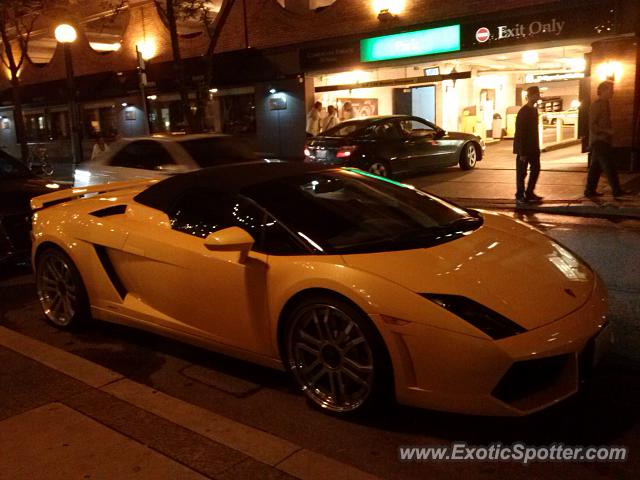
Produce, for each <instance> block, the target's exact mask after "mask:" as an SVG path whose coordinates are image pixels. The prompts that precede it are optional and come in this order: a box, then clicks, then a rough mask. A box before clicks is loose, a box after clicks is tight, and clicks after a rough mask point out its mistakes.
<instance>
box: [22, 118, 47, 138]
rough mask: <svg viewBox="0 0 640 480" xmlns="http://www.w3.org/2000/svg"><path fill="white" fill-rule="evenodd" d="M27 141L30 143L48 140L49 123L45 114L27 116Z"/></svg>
mask: <svg viewBox="0 0 640 480" xmlns="http://www.w3.org/2000/svg"><path fill="white" fill-rule="evenodd" d="M25 126H26V129H27V139H28V140H29V141H30V142H42V141H45V140H47V139H48V137H49V135H48V133H49V132H48V129H47V122H46V118H45V114H44V113H28V114H26V115H25Z"/></svg>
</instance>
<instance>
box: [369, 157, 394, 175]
mask: <svg viewBox="0 0 640 480" xmlns="http://www.w3.org/2000/svg"><path fill="white" fill-rule="evenodd" d="M367 171H368V172H369V173H373V174H374V175H378V176H379V177H385V178H389V177H391V166H390V165H389V163H387V162H385V161H383V160H374V161H373V162H371V163H370V164H369V166H368V167H367Z"/></svg>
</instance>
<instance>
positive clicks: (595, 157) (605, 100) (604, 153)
mask: <svg viewBox="0 0 640 480" xmlns="http://www.w3.org/2000/svg"><path fill="white" fill-rule="evenodd" d="M612 97H613V82H611V81H605V82H602V83H601V84H600V85H598V99H597V100H596V101H595V102H593V103H592V104H591V108H590V109H589V149H590V150H591V164H590V165H589V173H588V174H587V186H586V188H585V190H584V195H585V197H600V196H602V195H603V194H602V193H600V192H598V191H596V187H597V186H598V180H600V175H601V174H602V172H603V171H604V173H605V175H606V176H607V180H609V185H610V186H611V193H612V194H613V196H614V197H619V196H621V195H624V194H626V193H627V192H625V191H623V190H622V188H620V180H619V179H618V172H617V170H616V164H615V160H614V159H613V158H612V156H611V144H612V143H613V127H612V124H611V105H610V102H611V98H612Z"/></svg>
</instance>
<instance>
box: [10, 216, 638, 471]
mask: <svg viewBox="0 0 640 480" xmlns="http://www.w3.org/2000/svg"><path fill="white" fill-rule="evenodd" d="M512 215H513V214H512ZM520 218H521V219H522V220H524V221H526V222H528V223H530V224H532V225H534V226H536V227H538V228H540V229H542V230H544V231H546V232H547V233H548V234H549V235H551V236H552V237H554V238H556V239H557V240H559V241H560V242H562V243H563V244H565V245H566V246H568V247H569V248H571V249H572V250H573V251H575V252H576V253H578V254H579V255H580V256H581V257H582V258H584V259H585V260H586V261H587V262H589V263H590V264H591V266H592V267H593V268H594V270H596V271H597V272H598V273H599V275H600V276H601V277H602V278H603V280H604V282H605V284H606V285H607V287H608V290H609V295H610V311H609V316H610V319H611V321H612V323H613V325H614V333H615V337H616V343H615V345H614V348H613V351H612V352H611V354H610V355H609V356H608V357H607V358H606V359H605V361H604V363H603V364H602V365H601V367H600V368H599V369H597V370H596V372H595V373H594V376H593V378H592V379H591V381H590V382H589V383H587V384H586V385H585V387H584V389H583V391H582V392H581V393H580V394H579V395H577V396H575V397H573V398H572V399H570V400H568V401H565V402H563V403H561V404H559V405H557V406H555V407H553V408H551V409H548V410H547V411H545V412H541V413H539V414H535V415H532V416H529V417H525V418H515V419H513V418H512V419H509V418H484V417H473V416H465V415H453V414H444V413H438V412H431V411H424V410H419V409H413V408H406V407H395V408H390V409H389V410H386V411H384V412H380V414H379V415H377V416H375V417H372V418H367V419H360V420H343V419H336V418H333V417H331V416H328V415H326V414H323V413H321V412H317V411H315V410H314V409H312V408H311V407H310V406H309V405H308V404H307V402H306V401H305V399H304V398H303V396H302V395H301V394H300V393H298V392H297V391H296V390H295V388H294V387H293V386H292V383H291V382H290V381H289V379H288V378H287V376H286V375H285V374H284V373H281V372H276V371H270V370H267V369H264V368H261V367H257V366H254V365H251V364H248V363H245V362H241V361H237V360H233V359H230V358H228V357H225V356H222V355H218V354H215V353H211V352H208V351H206V350H202V349H199V348H195V347H192V346H188V345H185V344H182V343H179V342H175V341H172V340H167V339H164V338H161V337H158V336H155V335H152V334H148V333H144V332H140V331H136V330H133V329H130V328H125V327H120V326H114V325H108V324H104V323H94V324H92V325H90V326H88V327H87V328H85V329H84V330H83V331H81V332H79V333H73V334H71V333H67V332H63V331H60V330H57V329H55V328H53V327H51V326H49V325H47V324H46V323H45V322H44V321H43V319H42V316H41V313H40V310H39V306H38V305H37V303H36V298H35V294H34V284H33V281H32V277H31V275H30V271H29V268H28V267H26V266H23V267H17V268H14V269H10V270H8V271H7V270H5V271H2V273H0V325H2V326H4V327H7V328H10V329H12V330H15V331H17V332H20V333H22V334H24V335H27V336H30V337H32V338H35V339H37V340H40V341H42V342H45V343H47V344H49V345H52V346H55V347H57V348H60V349H63V350H66V351H68V352H70V353H73V354H75V355H78V356H80V357H84V358H86V359H88V360H91V361H93V362H95V363H97V364H100V365H102V366H105V367H107V368H109V369H112V370H114V371H116V372H118V373H120V374H122V375H124V376H125V377H127V378H129V379H132V380H134V381H136V382H139V383H142V384H145V385H148V386H150V387H152V388H154V389H156V390H158V391H160V392H163V393H166V394H168V395H171V396H173V397H176V398H178V399H182V400H184V401H187V402H189V403H191V404H194V405H197V406H199V407H202V408H205V409H207V410H210V411H212V412H215V413H217V414H219V415H223V416H225V417H228V418H231V419H233V420H235V421H237V422H240V423H243V424H246V425H249V426H252V427H254V428H256V429H259V430H262V431H266V432H269V433H272V434H274V435H277V436H278V437H281V438H284V439H286V440H289V441H291V442H294V443H296V444H298V445H302V446H303V447H305V448H308V449H310V450H312V451H314V452H318V453H321V454H324V455H326V456H328V457H331V458H333V459H336V460H339V461H341V462H344V463H347V464H349V465H353V466H355V467H357V468H359V469H361V470H363V471H366V472H370V473H373V474H375V475H378V476H380V477H382V478H390V479H396V478H398V479H399V478H403V479H406V478H408V479H412V478H416V479H417V478H426V477H428V478H451V477H452V475H453V472H455V475H456V476H462V477H468V478H493V477H495V476H500V477H507V476H509V477H510V478H512V479H520V478H539V477H542V476H545V477H546V476H551V475H553V476H554V478H567V479H569V478H601V477H608V478H618V479H619V478H637V472H638V471H639V470H640V459H639V456H638V455H637V451H639V450H640V418H639V416H640V414H639V413H638V412H640V408H639V407H640V375H639V374H640V353H639V352H640V325H639V322H640V256H638V253H637V252H638V247H640V222H639V221H632V220H622V221H618V222H612V221H609V220H601V219H584V218H577V217H566V216H551V215H542V214H530V215H527V216H521V217H520ZM513 281H524V282H526V271H525V272H522V277H521V278H518V279H515V278H514V279H513ZM470 368H472V367H470ZM454 441H464V442H467V443H469V444H489V443H492V442H497V441H499V442H502V443H503V444H510V443H513V442H516V441H522V442H524V443H527V444H532V445H547V444H552V443H556V442H561V443H564V444H565V445H624V446H628V447H629V448H630V449H631V456H630V460H629V461H628V462H625V463H595V464H594V463H565V464H558V463H535V464H532V465H529V466H521V465H519V464H517V463H492V462H474V463H456V464H451V463H446V462H440V463H437V462H430V463H401V462H400V461H399V460H398V447H399V446H407V445H411V446H413V445H416V446H430V445H449V444H450V443H451V442H454Z"/></svg>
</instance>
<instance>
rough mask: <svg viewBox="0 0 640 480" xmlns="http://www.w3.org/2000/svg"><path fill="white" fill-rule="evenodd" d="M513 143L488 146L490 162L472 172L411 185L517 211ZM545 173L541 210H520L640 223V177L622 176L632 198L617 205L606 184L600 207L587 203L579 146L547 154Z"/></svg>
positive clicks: (468, 202)
mask: <svg viewBox="0 0 640 480" xmlns="http://www.w3.org/2000/svg"><path fill="white" fill-rule="evenodd" d="M511 147H512V143H511V142H510V141H502V142H499V143H496V144H492V145H489V146H487V150H486V156H485V158H484V159H483V160H482V161H481V162H479V163H478V165H477V166H476V168H475V169H474V170H471V171H462V170H460V169H459V168H458V167H452V168H449V169H447V170H445V171H442V172H437V173H433V174H429V175H427V176H422V177H416V178H408V179H405V180H404V181H406V182H407V183H411V184H413V185H415V186H417V187H419V188H422V189H424V190H426V191H428V192H430V193H433V194H436V195H439V196H442V197H445V198H448V199H450V200H452V201H455V202H457V203H459V204H461V205H464V206H467V207H476V208H490V209H515V208H516V205H515V198H514V193H515V159H514V155H513V154H512V153H511ZM541 162H542V172H541V174H540V179H539V180H538V186H537V188H536V193H537V194H538V195H541V196H543V197H544V202H543V203H542V204H540V205H530V206H527V207H525V208H520V210H527V211H540V212H547V213H561V214H567V215H586V216H598V217H623V218H640V173H624V172H622V173H621V174H620V182H621V184H622V186H623V188H624V189H625V190H629V191H631V192H632V195H629V196H625V197H620V198H619V199H614V198H613V197H612V196H611V190H610V188H609V185H608V183H607V181H606V179H605V178H604V175H603V178H601V180H600V187H599V190H600V191H602V192H604V193H605V194H606V195H605V196H603V197H600V198H599V199H597V200H596V201H594V200H591V199H588V198H586V197H584V195H583V192H584V185H585V180H586V177H587V157H586V154H583V153H580V146H579V145H574V146H571V147H565V148H562V149H558V150H554V151H551V152H544V153H542V158H541Z"/></svg>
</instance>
